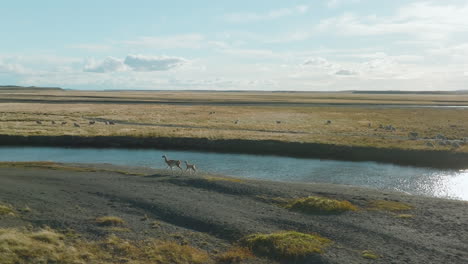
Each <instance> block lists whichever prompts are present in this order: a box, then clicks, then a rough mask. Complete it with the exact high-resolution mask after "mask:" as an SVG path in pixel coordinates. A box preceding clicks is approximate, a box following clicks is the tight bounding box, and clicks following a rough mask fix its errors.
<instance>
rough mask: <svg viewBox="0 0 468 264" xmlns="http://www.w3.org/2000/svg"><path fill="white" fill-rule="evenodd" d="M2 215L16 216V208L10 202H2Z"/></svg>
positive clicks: (0, 214) (0, 208)
mask: <svg viewBox="0 0 468 264" xmlns="http://www.w3.org/2000/svg"><path fill="white" fill-rule="evenodd" d="M2 215H9V216H16V210H15V209H14V208H13V206H11V205H10V204H3V203H0V216H2Z"/></svg>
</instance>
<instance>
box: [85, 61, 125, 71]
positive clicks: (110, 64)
mask: <svg viewBox="0 0 468 264" xmlns="http://www.w3.org/2000/svg"><path fill="white" fill-rule="evenodd" d="M126 69H127V67H126V66H125V64H124V63H123V61H122V60H120V59H117V58H114V57H107V58H105V59H104V60H102V61H96V60H94V59H90V60H89V61H88V63H87V64H86V65H85V67H84V71H85V72H97V73H105V72H115V71H125V70H126Z"/></svg>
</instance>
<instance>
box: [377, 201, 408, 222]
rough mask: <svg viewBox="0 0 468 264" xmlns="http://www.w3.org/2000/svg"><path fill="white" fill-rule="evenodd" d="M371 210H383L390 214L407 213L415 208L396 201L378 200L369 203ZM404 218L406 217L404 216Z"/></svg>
mask: <svg viewBox="0 0 468 264" xmlns="http://www.w3.org/2000/svg"><path fill="white" fill-rule="evenodd" d="M369 207H370V209H371V210H381V211H389V212H399V211H407V210H411V209H413V206H411V205H409V204H406V203H402V202H396V201H387V200H376V201H372V202H370V203H369ZM403 218H404V216H403Z"/></svg>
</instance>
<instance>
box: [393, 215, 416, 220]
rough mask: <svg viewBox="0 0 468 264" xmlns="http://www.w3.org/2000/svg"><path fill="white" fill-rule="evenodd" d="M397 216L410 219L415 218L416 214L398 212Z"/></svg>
mask: <svg viewBox="0 0 468 264" xmlns="http://www.w3.org/2000/svg"><path fill="white" fill-rule="evenodd" d="M396 217H398V218H403V219H410V218H414V215H412V214H398V215H397V216H396Z"/></svg>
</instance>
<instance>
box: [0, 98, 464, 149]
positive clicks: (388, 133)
mask: <svg viewBox="0 0 468 264" xmlns="http://www.w3.org/2000/svg"><path fill="white" fill-rule="evenodd" d="M395 104H396V105H398V106H399V107H394V106H392V105H395ZM402 105H406V106H405V107H403V106H402ZM416 105H419V106H421V105H424V106H434V105H452V106H454V105H468V95H466V94H461V95H455V94H354V93H350V92H349V93H344V92H343V93H299V92H295V93H285V92H284V93H283V92H282V93H273V92H251V93H247V92H163V91H160V92H156V91H152V92H85V91H54V90H50V91H47V90H45V91H36V90H31V91H28V90H21V91H15V90H11V91H8V90H3V91H0V134H1V135H48V136H55V135H79V136H97V135H100V136H130V137H192V138H208V139H253V140H279V141H286V142H314V143H330V144H336V145H350V146H373V147H380V148H401V149H436V150H450V149H453V150H455V151H461V152H468V145H464V144H463V142H462V141H460V143H461V144H460V145H461V146H460V147H457V148H456V149H454V148H453V146H452V145H448V144H444V145H440V144H439V142H438V141H436V137H437V135H439V134H442V135H444V136H445V137H446V138H448V139H449V140H462V139H463V138H466V137H468V108H466V109H463V108H427V107H426V108H422V107H413V106H416ZM328 120H329V121H330V123H329V124H327V122H328ZM37 121H40V122H41V123H42V124H38V123H37ZM52 121H53V122H55V124H53V123H52ZM89 121H96V124H94V125H90V124H89ZM104 121H113V122H114V123H115V125H105V123H104ZM62 122H67V123H66V124H63V125H62V124H61V123H62ZM74 123H76V124H78V125H79V126H80V127H75V126H74ZM381 125H382V126H383V127H385V126H389V125H391V126H392V127H395V130H394V131H392V130H387V129H384V128H380V127H381ZM410 132H416V133H418V139H417V140H411V139H410V137H409V133H410ZM431 144H432V145H433V146H432V145H431Z"/></svg>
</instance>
